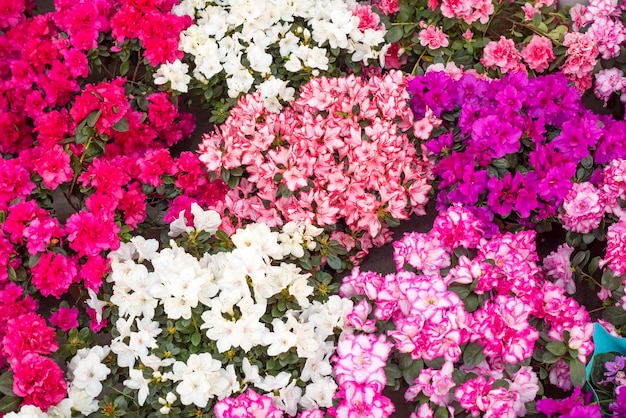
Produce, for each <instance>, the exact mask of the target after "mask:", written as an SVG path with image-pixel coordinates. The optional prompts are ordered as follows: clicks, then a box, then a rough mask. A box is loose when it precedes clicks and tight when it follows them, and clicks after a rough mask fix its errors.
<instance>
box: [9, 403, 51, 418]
mask: <svg viewBox="0 0 626 418" xmlns="http://www.w3.org/2000/svg"><path fill="white" fill-rule="evenodd" d="M5 417H7V418H48V415H47V414H46V413H45V412H43V411H42V410H41V409H39V408H38V407H36V406H34V405H24V406H22V407H21V408H20V411H19V412H9V413H8V414H6V415H5Z"/></svg>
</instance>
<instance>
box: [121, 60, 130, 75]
mask: <svg viewBox="0 0 626 418" xmlns="http://www.w3.org/2000/svg"><path fill="white" fill-rule="evenodd" d="M129 68H130V61H123V62H122V65H120V75H126V73H128V70H129Z"/></svg>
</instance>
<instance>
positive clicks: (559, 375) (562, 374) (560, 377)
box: [548, 359, 573, 391]
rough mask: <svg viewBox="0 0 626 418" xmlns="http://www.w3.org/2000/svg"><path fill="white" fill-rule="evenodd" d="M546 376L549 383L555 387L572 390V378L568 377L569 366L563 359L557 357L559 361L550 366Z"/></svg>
mask: <svg viewBox="0 0 626 418" xmlns="http://www.w3.org/2000/svg"><path fill="white" fill-rule="evenodd" d="M548 378H549V380H550V383H552V384H553V385H555V386H556V387H558V388H560V389H563V390H565V391H569V390H572V387H573V384H572V379H571V378H570V373H569V366H568V365H567V363H566V362H565V360H563V359H559V361H557V362H556V363H554V365H553V366H552V367H551V368H550V373H549V375H548Z"/></svg>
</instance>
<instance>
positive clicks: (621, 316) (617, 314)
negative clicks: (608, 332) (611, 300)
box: [602, 306, 626, 327]
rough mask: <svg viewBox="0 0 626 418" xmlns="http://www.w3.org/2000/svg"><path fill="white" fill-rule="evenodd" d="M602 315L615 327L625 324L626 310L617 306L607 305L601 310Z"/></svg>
mask: <svg viewBox="0 0 626 418" xmlns="http://www.w3.org/2000/svg"><path fill="white" fill-rule="evenodd" d="M602 317H603V318H604V319H606V320H607V321H609V322H610V323H611V324H613V325H614V326H615V327H621V326H622V325H626V311H624V310H623V309H622V308H618V307H617V306H607V307H606V308H604V310H603V311H602Z"/></svg>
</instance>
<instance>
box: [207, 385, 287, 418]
mask: <svg viewBox="0 0 626 418" xmlns="http://www.w3.org/2000/svg"><path fill="white" fill-rule="evenodd" d="M213 412H214V413H215V416H216V418H282V417H283V416H284V414H283V411H281V410H280V409H277V408H276V407H275V406H274V404H273V401H272V398H271V397H269V396H267V395H259V394H258V393H256V392H255V391H253V390H252V389H248V390H247V391H246V392H244V393H242V394H241V395H239V396H238V397H236V398H224V399H222V400H221V401H219V402H217V403H216V404H215V407H214V408H213Z"/></svg>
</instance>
